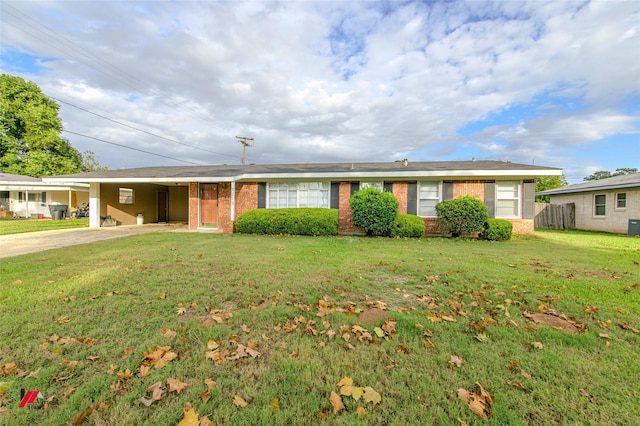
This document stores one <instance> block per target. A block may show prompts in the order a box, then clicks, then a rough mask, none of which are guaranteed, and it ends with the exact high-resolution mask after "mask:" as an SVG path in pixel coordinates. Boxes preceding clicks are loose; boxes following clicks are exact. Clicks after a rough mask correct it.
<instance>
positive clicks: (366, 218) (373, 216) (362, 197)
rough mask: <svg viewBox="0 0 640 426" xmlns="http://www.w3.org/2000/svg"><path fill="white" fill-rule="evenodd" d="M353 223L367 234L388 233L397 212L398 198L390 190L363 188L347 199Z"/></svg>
mask: <svg viewBox="0 0 640 426" xmlns="http://www.w3.org/2000/svg"><path fill="white" fill-rule="evenodd" d="M349 204H350V206H351V215H352V220H353V224H354V225H355V226H357V227H358V228H360V229H362V230H363V231H365V232H366V233H367V235H377V236H381V235H389V232H390V231H391V225H392V224H393V220H394V219H395V218H396V216H397V214H398V200H396V197H394V196H393V194H392V193H390V192H383V191H380V190H379V189H376V188H365V189H361V190H360V191H358V192H356V193H355V194H353V195H352V196H351V198H350V199H349Z"/></svg>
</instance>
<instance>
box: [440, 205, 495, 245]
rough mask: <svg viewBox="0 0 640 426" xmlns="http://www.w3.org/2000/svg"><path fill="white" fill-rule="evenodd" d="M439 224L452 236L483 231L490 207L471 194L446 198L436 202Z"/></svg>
mask: <svg viewBox="0 0 640 426" xmlns="http://www.w3.org/2000/svg"><path fill="white" fill-rule="evenodd" d="M436 214H437V215H438V226H439V227H440V229H441V230H443V231H444V232H445V233H450V234H451V236H452V237H459V236H460V235H462V234H463V233H472V232H482V230H483V229H484V224H485V222H486V221H487V219H489V209H488V208H487V206H485V205H484V203H483V202H482V201H480V200H478V199H476V198H473V197H471V196H469V195H465V196H464V197H460V198H455V199H452V200H445V201H442V202H440V203H438V204H436Z"/></svg>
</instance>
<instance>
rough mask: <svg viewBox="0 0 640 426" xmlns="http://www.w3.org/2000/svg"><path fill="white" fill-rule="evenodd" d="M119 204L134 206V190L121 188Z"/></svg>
mask: <svg viewBox="0 0 640 426" xmlns="http://www.w3.org/2000/svg"><path fill="white" fill-rule="evenodd" d="M118 202H119V203H120V204H133V188H120V189H119V192H118Z"/></svg>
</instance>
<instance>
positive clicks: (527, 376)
mask: <svg viewBox="0 0 640 426" xmlns="http://www.w3.org/2000/svg"><path fill="white" fill-rule="evenodd" d="M520 374H522V377H524V378H525V379H529V380H532V379H533V378H532V377H531V374H529V373H527V372H526V371H524V370H520Z"/></svg>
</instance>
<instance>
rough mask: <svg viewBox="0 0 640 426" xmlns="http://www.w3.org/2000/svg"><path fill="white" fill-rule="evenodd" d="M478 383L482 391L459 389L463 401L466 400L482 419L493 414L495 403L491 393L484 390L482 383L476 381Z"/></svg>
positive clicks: (459, 396) (459, 395)
mask: <svg viewBox="0 0 640 426" xmlns="http://www.w3.org/2000/svg"><path fill="white" fill-rule="evenodd" d="M476 385H478V387H479V388H480V393H479V394H478V393H476V392H469V391H467V390H466V389H462V388H460V389H458V398H459V399H461V400H462V401H464V402H466V403H467V405H468V406H469V408H470V409H471V411H473V413H474V414H475V415H476V416H478V417H480V418H481V419H485V420H486V419H488V418H489V415H490V414H491V406H492V405H493V400H492V399H491V395H489V392H487V391H486V390H484V388H483V387H482V385H480V383H478V382H476Z"/></svg>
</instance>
